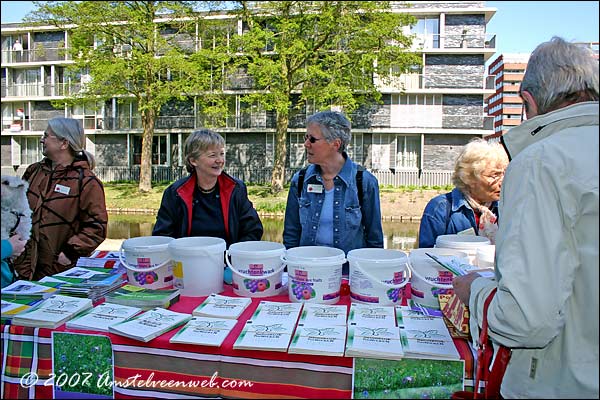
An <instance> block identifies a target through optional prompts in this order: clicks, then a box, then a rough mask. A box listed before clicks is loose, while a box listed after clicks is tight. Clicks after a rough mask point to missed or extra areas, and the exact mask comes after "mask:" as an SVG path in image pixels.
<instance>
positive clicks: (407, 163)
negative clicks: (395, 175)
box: [371, 134, 421, 171]
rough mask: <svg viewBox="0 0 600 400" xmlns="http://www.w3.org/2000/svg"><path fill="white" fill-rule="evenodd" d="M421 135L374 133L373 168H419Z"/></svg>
mask: <svg viewBox="0 0 600 400" xmlns="http://www.w3.org/2000/svg"><path fill="white" fill-rule="evenodd" d="M420 152H421V135H400V134H378V135H373V144H372V146H371V157H372V160H373V161H372V164H373V169H375V170H384V171H385V170H391V169H418V168H419V164H420V162H419V159H420Z"/></svg>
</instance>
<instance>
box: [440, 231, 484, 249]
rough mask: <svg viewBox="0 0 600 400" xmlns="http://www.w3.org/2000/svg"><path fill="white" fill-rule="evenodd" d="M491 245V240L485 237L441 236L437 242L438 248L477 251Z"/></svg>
mask: <svg viewBox="0 0 600 400" xmlns="http://www.w3.org/2000/svg"><path fill="white" fill-rule="evenodd" d="M486 244H491V242H490V240H489V239H488V238H486V237H484V236H475V235H458V234H453V235H440V236H438V237H437V238H436V240H435V246H436V247H443V248H451V249H471V250H475V249H477V248H478V247H479V246H483V245H486Z"/></svg>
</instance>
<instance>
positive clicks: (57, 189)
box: [54, 184, 71, 194]
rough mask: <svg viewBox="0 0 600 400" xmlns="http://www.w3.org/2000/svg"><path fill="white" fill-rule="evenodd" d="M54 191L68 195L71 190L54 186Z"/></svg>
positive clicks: (61, 186) (57, 185)
mask: <svg viewBox="0 0 600 400" xmlns="http://www.w3.org/2000/svg"><path fill="white" fill-rule="evenodd" d="M54 191H55V192H58V193H62V194H69V192H70V191H71V188H70V187H68V186H63V185H59V184H56V186H55V187H54Z"/></svg>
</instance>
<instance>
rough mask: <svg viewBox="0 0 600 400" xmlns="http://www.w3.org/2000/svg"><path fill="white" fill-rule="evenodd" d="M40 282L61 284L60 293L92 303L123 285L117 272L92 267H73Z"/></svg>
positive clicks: (120, 275) (121, 276)
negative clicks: (85, 298) (89, 300)
mask: <svg viewBox="0 0 600 400" xmlns="http://www.w3.org/2000/svg"><path fill="white" fill-rule="evenodd" d="M41 281H42V282H56V283H61V282H62V284H61V285H60V292H61V293H62V294H65V295H69V296H75V297H87V298H89V299H91V300H92V301H93V302H98V301H99V300H102V298H103V297H104V295H106V294H107V293H109V292H111V291H113V290H115V289H117V288H118V287H120V286H121V285H122V284H123V282H124V281H123V275H122V274H121V273H118V272H117V271H112V270H109V269H104V268H94V267H87V268H83V267H73V268H70V269H68V270H66V271H64V272H61V273H59V274H54V275H52V276H46V277H44V278H43V279H42V280H41Z"/></svg>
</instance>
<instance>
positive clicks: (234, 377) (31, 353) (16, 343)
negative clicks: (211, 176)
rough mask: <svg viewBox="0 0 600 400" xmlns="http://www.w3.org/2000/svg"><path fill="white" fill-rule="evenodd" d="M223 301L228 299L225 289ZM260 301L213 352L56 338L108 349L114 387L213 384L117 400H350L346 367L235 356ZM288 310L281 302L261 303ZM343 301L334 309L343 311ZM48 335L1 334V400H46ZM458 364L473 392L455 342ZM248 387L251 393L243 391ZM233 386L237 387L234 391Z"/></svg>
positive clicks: (182, 306) (194, 300)
mask: <svg viewBox="0 0 600 400" xmlns="http://www.w3.org/2000/svg"><path fill="white" fill-rule="evenodd" d="M222 294H224V295H229V296H235V294H234V293H233V290H232V288H231V287H230V286H227V285H226V288H225V291H224V292H222ZM203 300H204V297H182V298H181V300H180V301H179V302H178V303H176V304H174V305H173V306H171V307H170V309H171V310H173V311H179V312H186V313H190V314H191V312H192V310H193V309H194V308H195V307H196V306H198V304H200V303H201V302H202V301H203ZM261 300H263V299H260V298H253V299H252V304H251V305H250V306H249V307H248V308H247V309H246V310H245V311H244V313H243V314H242V315H241V316H240V318H239V319H238V323H237V324H236V326H235V327H234V329H233V331H232V332H231V333H230V335H229V336H228V337H227V339H226V340H225V342H224V343H223V345H222V346H221V347H220V348H214V347H208V346H194V345H186V344H174V343H169V339H170V338H171V337H172V336H173V335H174V334H175V333H176V332H177V330H178V329H174V330H172V331H170V332H167V333H165V334H163V335H162V336H160V337H157V338H156V339H154V340H152V341H150V342H148V343H143V342H139V341H136V340H132V339H128V338H125V337H122V336H118V335H113V334H108V333H100V332H96V331H93V332H92V331H80V330H73V329H66V328H65V326H64V325H62V326H61V327H59V328H58V329H56V331H67V332H80V333H90V334H96V335H97V334H102V335H105V336H108V337H109V338H110V340H111V342H112V347H113V353H114V376H115V380H116V381H117V382H124V381H126V380H127V379H128V378H130V377H133V376H135V375H136V374H140V375H141V376H140V378H139V380H146V379H150V380H151V381H154V382H157V381H160V380H165V381H170V380H173V381H178V382H192V381H195V382H199V381H202V380H206V381H210V379H211V377H212V376H213V375H214V374H215V373H217V377H216V379H213V387H181V386H180V387H171V388H152V389H150V388H147V387H144V388H131V387H129V388H124V387H116V388H115V397H116V398H140V397H146V398H148V397H152V398H156V397H172V396H173V395H177V394H180V395H189V396H192V397H197V396H203V397H204V396H208V397H234V398H235V397H237V398H350V397H351V395H352V372H353V368H352V365H353V359H352V358H348V357H327V356H308V355H297V354H287V353H281V352H272V351H251V350H234V349H233V343H234V342H235V340H236V339H237V337H238V335H239V334H240V332H241V330H242V328H243V326H244V323H245V321H246V320H248V319H249V318H250V317H251V315H252V313H253V312H254V311H255V309H256V306H257V304H258V303H259V302H260V301H261ZM264 300H270V301H284V302H287V301H289V300H288V296H287V293H286V294H285V295H280V296H273V297H269V298H265V299H264ZM349 303H350V298H349V296H347V295H346V296H342V298H341V299H340V301H339V302H338V304H344V305H348V304H349ZM51 335H52V330H50V329H39V328H27V327H21V326H10V325H6V326H2V336H3V341H2V343H3V346H2V360H3V369H2V389H3V396H2V397H3V398H30V399H32V398H51V397H52V387H51V386H44V385H43V382H44V380H45V379H47V378H49V377H50V374H51V373H52V354H51V343H52V336H51ZM455 344H456V346H457V348H458V351H459V353H460V354H461V358H462V359H464V360H465V372H466V376H465V378H466V382H465V384H466V385H472V377H473V375H472V372H473V355H472V352H471V349H470V347H469V345H468V343H467V342H466V341H465V340H459V339H456V340H455ZM30 371H33V372H35V373H37V375H38V376H39V381H38V384H37V385H34V386H33V387H31V388H24V387H22V386H21V385H20V384H19V383H20V377H22V376H23V375H24V374H26V373H28V372H30ZM242 381H246V382H250V383H251V384H252V386H251V387H247V386H244V382H242ZM233 386H237V387H233Z"/></svg>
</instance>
